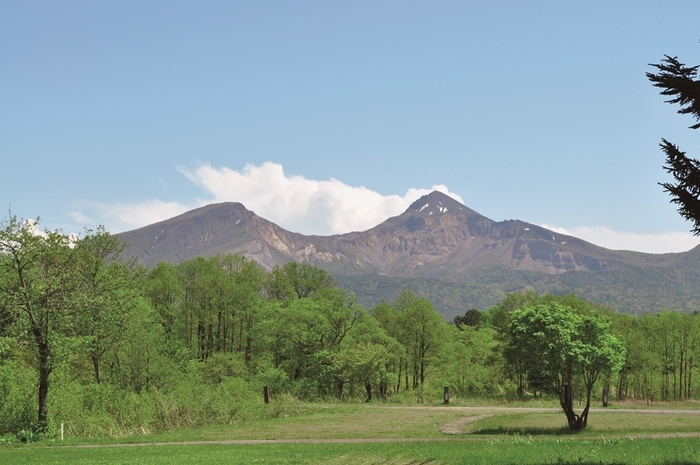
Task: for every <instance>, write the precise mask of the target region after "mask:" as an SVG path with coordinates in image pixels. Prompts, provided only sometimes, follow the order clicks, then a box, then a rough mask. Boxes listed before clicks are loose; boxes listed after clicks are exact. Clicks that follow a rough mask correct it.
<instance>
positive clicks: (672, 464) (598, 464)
mask: <svg viewBox="0 0 700 465" xmlns="http://www.w3.org/2000/svg"><path fill="white" fill-rule="evenodd" d="M518 463H519V462H512V463H511V464H510V465H518ZM542 463H551V462H542ZM662 463H663V464H664V465H696V464H697V462H689V461H687V460H679V461H666V460H665V461H663V462H662ZM574 464H575V465H627V462H605V461H600V460H597V461H594V462H588V461H585V462H579V461H578V460H571V461H564V462H557V465H574Z"/></svg>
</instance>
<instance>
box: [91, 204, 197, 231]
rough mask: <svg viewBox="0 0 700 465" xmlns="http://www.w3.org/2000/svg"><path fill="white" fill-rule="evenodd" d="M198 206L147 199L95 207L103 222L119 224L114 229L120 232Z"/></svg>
mask: <svg viewBox="0 0 700 465" xmlns="http://www.w3.org/2000/svg"><path fill="white" fill-rule="evenodd" d="M198 206H201V205H199V204H192V205H184V204H181V203H178V202H163V201H161V200H147V201H145V202H139V203H134V204H127V203H116V204H112V205H102V206H98V207H97V208H98V209H100V210H101V217H102V219H103V220H104V221H105V223H106V224H117V225H119V228H117V229H116V230H117V231H120V232H121V231H124V230H126V229H136V228H140V227H142V226H146V225H149V224H153V223H157V222H159V221H163V220H167V219H169V218H172V217H174V216H177V215H180V214H182V213H185V212H186V211H188V210H191V209H193V208H197V207H198Z"/></svg>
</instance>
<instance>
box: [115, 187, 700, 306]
mask: <svg viewBox="0 0 700 465" xmlns="http://www.w3.org/2000/svg"><path fill="white" fill-rule="evenodd" d="M119 236H120V238H121V239H122V240H125V241H127V242H128V243H129V244H130V247H129V248H128V249H127V250H126V252H125V254H126V256H131V255H132V256H136V257H138V260H139V261H140V262H141V263H142V264H144V265H147V266H154V265H155V264H156V263H158V262H159V261H169V262H172V263H178V262H180V261H182V260H185V259H189V258H193V257H196V256H212V255H216V254H219V253H222V254H225V253H235V254H240V255H243V256H245V257H247V258H249V259H253V260H256V261H257V262H258V263H260V264H261V265H263V266H264V267H265V268H268V269H270V268H272V267H273V266H275V265H282V264H284V263H286V262H288V261H292V260H294V261H298V262H305V263H310V264H313V265H315V266H319V267H322V268H324V269H326V270H328V271H329V272H331V273H332V274H334V275H335V276H336V277H337V278H338V279H339V281H340V282H341V283H342V284H343V285H344V286H345V287H346V288H348V289H349V290H351V291H355V292H356V293H357V294H358V296H359V297H360V298H361V300H362V298H363V296H364V295H365V294H366V293H365V292H363V291H362V289H367V288H368V286H369V287H372V286H371V284H368V283H371V282H380V281H381V282H385V283H387V282H392V283H398V284H392V285H391V286H388V287H391V288H395V287H397V286H400V283H401V280H405V279H413V280H414V282H415V280H416V279H418V280H421V279H423V280H430V282H432V283H434V284H433V285H432V288H435V287H436V286H437V287H438V288H439V287H440V285H439V283H441V282H442V283H452V284H450V285H449V286H447V287H448V288H449V289H451V290H446V291H445V292H452V293H454V292H455V287H454V286H455V285H461V286H463V288H467V287H468V288H470V289H471V288H472V286H476V288H474V289H472V290H473V291H474V292H472V293H476V294H481V297H479V298H478V299H475V300H473V302H474V304H475V305H473V306H475V307H477V308H478V307H483V306H484V305H487V304H493V303H495V302H496V301H497V299H498V298H500V297H502V295H503V292H505V291H509V292H510V291H516V290H521V289H536V290H539V291H541V292H547V291H549V290H554V291H556V292H571V291H574V290H575V291H576V292H578V293H579V294H581V295H582V296H584V297H586V296H590V295H597V296H598V297H599V298H598V299H597V300H598V301H602V302H608V303H611V305H615V304H617V305H619V304H620V302H619V301H618V300H616V299H615V298H611V296H614V295H622V294H624V295H628V294H629V291H630V290H632V291H634V290H635V289H637V290H638V292H641V293H642V294H646V293H647V292H646V291H647V290H648V289H652V288H658V286H657V285H655V284H654V282H655V283H667V284H666V287H667V288H669V289H672V291H671V292H672V293H673V295H674V296H676V294H677V292H678V286H679V285H680V286H681V287H682V288H688V287H692V288H693V289H694V286H689V283H687V282H686V281H687V280H689V279H690V280H692V279H695V278H693V276H695V275H696V274H697V273H696V272H695V271H694V270H696V269H698V268H700V267H698V266H696V265H699V264H700V251H691V252H687V253H684V254H660V255H657V254H644V253H638V252H627V251H612V250H608V249H605V248H602V247H598V246H595V245H593V244H590V243H587V242H585V241H583V240H580V239H577V238H575V237H571V236H566V235H561V234H558V233H554V232H552V231H549V230H547V229H545V228H542V227H539V226H536V225H532V224H529V223H525V222H523V221H518V220H509V221H502V222H496V221H493V220H490V219H488V218H486V217H485V216H482V215H480V214H479V213H477V212H475V211H473V210H471V209H469V208H468V207H466V206H465V205H463V204H461V203H459V202H457V201H456V200H454V199H452V198H451V197H448V196H447V195H445V194H442V193H440V192H432V193H431V194H429V195H426V196H423V197H421V198H420V199H419V200H417V201H416V202H414V203H413V204H412V205H411V206H410V207H409V208H408V209H407V210H406V211H405V212H404V213H402V214H401V215H399V216H396V217H393V218H389V219H387V220H386V221H384V222H383V223H381V224H379V225H377V226H375V227H374V228H372V229H369V230H367V231H362V232H353V233H348V234H340V235H333V236H305V235H302V234H298V233H293V232H290V231H286V230H284V229H282V228H280V227H279V226H277V225H275V224H274V223H271V222H269V221H267V220H265V219H263V218H261V217H259V216H257V215H256V214H255V213H253V212H251V211H249V210H247V209H246V208H245V207H244V206H243V205H241V204H240V203H222V204H215V205H208V206H206V207H202V208H198V209H196V210H192V211H190V212H187V213H185V214H183V215H180V216H177V217H175V218H172V219H169V220H166V221H163V222H160V223H156V224H153V225H150V226H146V227H144V228H141V229H137V230H134V231H128V232H125V233H121V234H120V235H119ZM689 263H690V264H689ZM681 270H684V271H681ZM373 277H374V278H373ZM380 277H381V279H380ZM646 279H653V280H655V281H654V282H649V283H646ZM397 280H398V281H397ZM614 282H618V283H619V284H620V287H619V288H611V289H609V288H610V286H611V285H612V283H614ZM695 282H697V281H695ZM361 283H363V284H361ZM435 283H438V284H435ZM584 283H585V284H584ZM363 286H364V287H363ZM465 286H466V287H465ZM622 286H624V287H625V288H624V289H623V288H622ZM479 289H482V291H481V292H480V291H479ZM623 291H624V292H623ZM662 291H663V290H660V291H659V292H657V294H658V295H664V294H667V292H662ZM686 293H687V292H686V291H683V292H682V295H685V294H686ZM379 294H381V293H379ZM606 296H607V298H606ZM364 298H365V304H367V297H364ZM376 298H378V294H376V293H375V297H374V298H373V299H372V300H376ZM381 298H384V299H385V300H391V299H393V298H394V296H393V295H385V296H384V295H382V296H381ZM650 298H653V296H650ZM681 298H682V299H685V300H684V302H686V305H685V306H684V307H683V308H682V309H683V310H686V311H690V310H693V309H695V304H690V306H689V307H688V305H687V302H697V301H700V298H697V297H696V296H694V295H687V296H686V297H681ZM458 300H459V303H458V304H456V306H455V305H453V306H452V307H450V309H445V308H443V309H442V311H443V313H445V314H454V313H460V310H461V313H463V311H464V310H466V308H465V309H464V310H462V307H464V306H467V307H468V306H469V299H468V298H467V299H466V301H465V299H464V298H461V299H458ZM652 300H653V299H652ZM657 300H658V299H657ZM671 300H672V301H669V300H668V299H666V300H663V299H662V301H659V302H656V301H651V302H648V303H649V305H650V307H649V308H648V309H649V310H651V311H656V310H659V309H660V308H658V307H659V305H662V306H666V307H668V308H672V307H670V306H669V305H670V304H675V305H677V302H676V301H675V300H677V299H671ZM477 303H478V305H477ZM645 309H646V307H643V306H642V307H639V306H637V305H635V306H633V307H629V306H627V307H625V308H624V310H626V311H645ZM679 309H680V308H679ZM698 309H700V307H698Z"/></svg>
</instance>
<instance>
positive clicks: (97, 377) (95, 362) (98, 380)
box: [90, 354, 102, 384]
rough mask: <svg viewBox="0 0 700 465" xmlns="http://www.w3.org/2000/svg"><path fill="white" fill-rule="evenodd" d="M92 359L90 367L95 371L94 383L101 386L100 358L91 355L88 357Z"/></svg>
mask: <svg viewBox="0 0 700 465" xmlns="http://www.w3.org/2000/svg"><path fill="white" fill-rule="evenodd" d="M90 358H91V359H92V367H93V368H94V369H95V382H96V383H97V384H102V375H101V373H100V357H98V356H97V354H92V355H91V356H90Z"/></svg>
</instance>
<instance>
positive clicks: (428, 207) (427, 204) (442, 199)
mask: <svg viewBox="0 0 700 465" xmlns="http://www.w3.org/2000/svg"><path fill="white" fill-rule="evenodd" d="M406 212H412V213H420V214H421V215H426V216H433V215H442V214H443V213H447V212H452V213H475V212H474V211H473V210H470V209H469V208H467V207H466V206H465V205H463V204H462V203H460V202H458V201H457V200H455V199H453V198H452V197H450V196H449V195H447V194H444V193H442V192H438V191H433V192H431V193H430V194H428V195H424V196H422V197H421V198H420V199H418V200H416V201H415V202H413V203H412V204H411V205H410V206H409V207H408V209H407V210H406Z"/></svg>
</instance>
